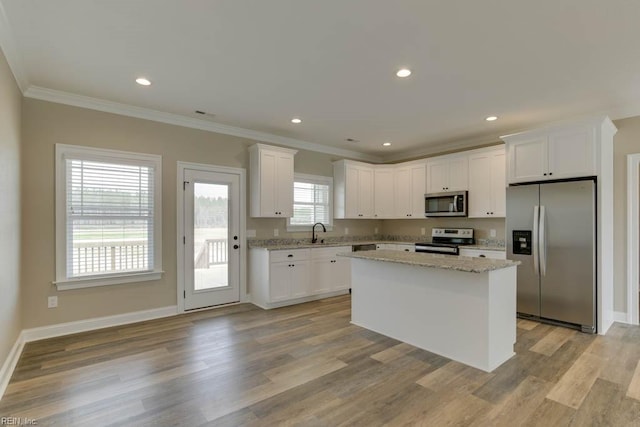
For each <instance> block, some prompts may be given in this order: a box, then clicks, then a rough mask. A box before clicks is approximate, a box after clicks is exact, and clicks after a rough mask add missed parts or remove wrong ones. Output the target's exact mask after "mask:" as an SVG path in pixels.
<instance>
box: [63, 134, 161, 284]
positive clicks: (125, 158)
mask: <svg viewBox="0 0 640 427" xmlns="http://www.w3.org/2000/svg"><path fill="white" fill-rule="evenodd" d="M55 158H56V162H55V167H56V169H55V174H56V175H55V212H56V219H55V228H56V230H55V235H56V243H55V249H56V250H55V258H56V280H55V281H54V282H53V284H54V285H56V287H57V289H58V290H69V289H81V288H90V287H96V286H107V285H118V284H123V283H132V282H144V281H148V280H158V279H160V278H161V277H162V273H164V271H163V270H162V156H160V155H156V154H144V153H133V152H128V151H118V150H108V149H104V148H92V147H84V146H79V145H66V144H56V145H55ZM67 158H71V159H79V160H90V161H91V160H93V161H99V162H111V163H116V164H118V163H120V164H130V165H137V166H148V167H152V168H153V169H154V174H153V175H154V177H153V185H154V190H153V200H154V202H153V203H154V206H153V251H154V252H153V270H149V271H141V272H121V273H107V274H95V275H90V276H83V277H79V278H70V277H68V275H67V167H66V162H65V161H66V159H67Z"/></svg>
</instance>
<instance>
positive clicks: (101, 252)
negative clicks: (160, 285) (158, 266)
mask: <svg viewBox="0 0 640 427" xmlns="http://www.w3.org/2000/svg"><path fill="white" fill-rule="evenodd" d="M72 264H73V275H74V276H75V275H84V274H92V273H114V272H118V271H136V270H147V269H148V268H149V246H148V242H147V241H146V240H131V241H125V242H117V243H112V244H109V243H105V242H77V241H76V242H74V244H73V249H72Z"/></svg>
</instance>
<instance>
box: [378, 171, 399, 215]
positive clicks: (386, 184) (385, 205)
mask: <svg viewBox="0 0 640 427" xmlns="http://www.w3.org/2000/svg"><path fill="white" fill-rule="evenodd" d="M396 174H397V172H396V169H395V167H393V166H388V167H386V166H375V169H374V171H373V194H374V197H373V199H374V200H373V205H374V209H373V217H374V218H378V219H389V218H394V208H393V203H391V200H393V197H394V185H393V184H394V178H395V177H396Z"/></svg>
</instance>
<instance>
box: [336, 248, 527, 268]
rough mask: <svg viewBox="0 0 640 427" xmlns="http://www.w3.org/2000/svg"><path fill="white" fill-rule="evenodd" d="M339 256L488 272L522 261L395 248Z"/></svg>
mask: <svg viewBox="0 0 640 427" xmlns="http://www.w3.org/2000/svg"><path fill="white" fill-rule="evenodd" d="M339 256H344V257H349V258H359V259H366V260H371V261H383V262H395V263H399V264H407V265H414V266H418V267H432V268H441V269H444V270H456V271H464V272H467V273H486V272H488V271H493V270H500V269H502V268H507V267H513V266H516V265H519V264H520V261H511V260H502V259H488V258H471V257H465V256H455V255H440V254H430V253H415V252H403V251H393V250H377V251H363V252H347V253H342V254H339Z"/></svg>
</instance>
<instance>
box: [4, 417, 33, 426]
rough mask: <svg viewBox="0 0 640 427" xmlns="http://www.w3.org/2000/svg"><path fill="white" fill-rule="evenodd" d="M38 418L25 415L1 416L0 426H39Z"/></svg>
mask: <svg viewBox="0 0 640 427" xmlns="http://www.w3.org/2000/svg"><path fill="white" fill-rule="evenodd" d="M37 425H38V420H36V419H35V418H25V417H0V426H37Z"/></svg>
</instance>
